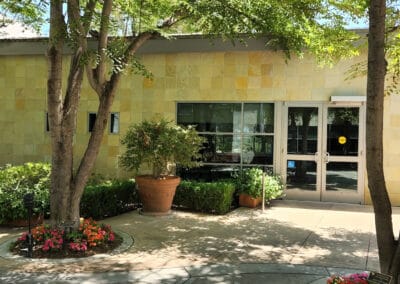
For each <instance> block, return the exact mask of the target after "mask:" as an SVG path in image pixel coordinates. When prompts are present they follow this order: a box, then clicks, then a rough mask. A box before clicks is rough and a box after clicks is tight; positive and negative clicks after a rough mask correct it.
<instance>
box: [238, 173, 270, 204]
mask: <svg viewBox="0 0 400 284" xmlns="http://www.w3.org/2000/svg"><path fill="white" fill-rule="evenodd" d="M262 174H263V171H262V170H261V169H258V168H247V169H243V170H242V171H240V172H239V173H237V175H236V176H235V185H236V189H237V193H239V194H240V193H245V194H248V195H250V196H251V197H253V198H259V197H260V196H261V195H262Z"/></svg>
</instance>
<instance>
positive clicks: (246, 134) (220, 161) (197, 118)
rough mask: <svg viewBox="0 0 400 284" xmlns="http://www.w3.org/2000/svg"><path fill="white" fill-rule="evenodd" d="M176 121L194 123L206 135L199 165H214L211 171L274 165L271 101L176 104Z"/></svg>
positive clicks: (181, 123) (197, 170)
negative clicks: (201, 163) (201, 162)
mask: <svg viewBox="0 0 400 284" xmlns="http://www.w3.org/2000/svg"><path fill="white" fill-rule="evenodd" d="M177 122H178V124H180V125H195V127H196V130H197V131H198V132H199V133H200V135H202V136H203V137H205V140H206V142H205V143H204V145H203V146H204V148H203V149H202V151H201V156H202V161H203V163H204V166H203V167H202V168H205V167H209V166H211V165H212V166H215V167H216V168H213V174H214V173H216V172H221V170H217V169H221V168H224V169H226V168H232V167H235V166H239V168H240V167H242V166H250V165H251V166H262V167H265V166H267V165H268V166H270V167H272V165H273V141H274V104H273V103H178V105H177ZM189 171H193V173H195V172H199V171H201V170H200V169H191V170H189ZM194 175H196V174H194ZM210 175H211V173H210Z"/></svg>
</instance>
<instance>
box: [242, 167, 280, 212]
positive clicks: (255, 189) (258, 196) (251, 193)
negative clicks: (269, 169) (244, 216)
mask: <svg viewBox="0 0 400 284" xmlns="http://www.w3.org/2000/svg"><path fill="white" fill-rule="evenodd" d="M262 175H263V171H262V170H261V169H258V168H247V169H244V170H242V171H241V172H239V173H238V174H237V175H236V177H235V179H236V188H237V191H238V193H239V205H240V206H244V207H250V208H255V207H257V206H258V205H260V204H261V202H262V194H263V189H262ZM264 187H265V198H264V200H265V202H269V201H270V200H272V199H275V198H278V197H280V196H282V194H283V184H282V182H281V180H280V178H279V177H278V176H274V175H269V174H268V175H265V177H264Z"/></svg>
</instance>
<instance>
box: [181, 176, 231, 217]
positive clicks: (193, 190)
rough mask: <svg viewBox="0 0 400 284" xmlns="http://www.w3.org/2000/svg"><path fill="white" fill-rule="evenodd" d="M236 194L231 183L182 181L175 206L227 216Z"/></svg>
mask: <svg viewBox="0 0 400 284" xmlns="http://www.w3.org/2000/svg"><path fill="white" fill-rule="evenodd" d="M234 192H235V186H234V184H232V183H229V182H213V183H210V182H194V181H182V182H181V184H180V185H179V186H178V187H177V189H176V194H175V197H174V201H173V204H174V205H176V206H182V207H185V208H187V209H191V210H195V211H200V212H207V213H214V214H225V213H227V212H229V211H230V209H231V204H232V200H233V195H234Z"/></svg>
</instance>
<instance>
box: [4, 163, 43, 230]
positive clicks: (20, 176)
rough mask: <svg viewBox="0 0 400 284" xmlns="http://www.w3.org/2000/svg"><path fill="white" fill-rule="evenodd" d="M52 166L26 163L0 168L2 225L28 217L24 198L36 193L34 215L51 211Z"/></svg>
mask: <svg viewBox="0 0 400 284" xmlns="http://www.w3.org/2000/svg"><path fill="white" fill-rule="evenodd" d="M50 171H51V170H50V165H49V164H45V163H26V164H23V165H20V166H11V165H6V166H5V167H3V168H0V224H5V223H8V222H9V221H13V220H16V219H24V218H26V217H27V211H26V209H25V206H24V202H23V198H24V195H25V194H27V193H34V196H35V197H34V202H35V206H34V208H33V211H34V213H47V212H48V211H49V188H50Z"/></svg>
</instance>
